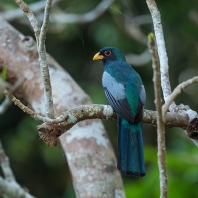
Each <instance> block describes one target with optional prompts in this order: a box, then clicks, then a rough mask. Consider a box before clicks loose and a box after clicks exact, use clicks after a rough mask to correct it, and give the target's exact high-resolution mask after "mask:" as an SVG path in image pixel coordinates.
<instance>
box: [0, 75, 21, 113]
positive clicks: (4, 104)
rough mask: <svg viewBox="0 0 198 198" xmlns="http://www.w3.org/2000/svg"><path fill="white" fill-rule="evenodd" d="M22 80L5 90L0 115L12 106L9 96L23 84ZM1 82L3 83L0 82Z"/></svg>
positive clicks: (0, 105)
mask: <svg viewBox="0 0 198 198" xmlns="http://www.w3.org/2000/svg"><path fill="white" fill-rule="evenodd" d="M23 80H24V79H19V80H18V81H17V82H16V83H15V84H14V85H13V86H12V85H9V88H8V89H9V91H7V90H5V91H4V94H5V96H6V97H5V99H4V100H3V102H2V103H1V104H0V115H2V114H3V113H5V111H6V110H7V109H8V108H9V107H10V105H11V104H12V100H11V95H12V94H13V93H14V92H15V91H16V90H17V89H18V88H19V87H20V85H21V83H22V82H23ZM2 82H3V81H2ZM0 83H1V78H0Z"/></svg>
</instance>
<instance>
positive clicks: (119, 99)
mask: <svg viewBox="0 0 198 198" xmlns="http://www.w3.org/2000/svg"><path fill="white" fill-rule="evenodd" d="M93 60H102V63H103V69H104V70H103V75H102V86H103V89H104V92H105V95H106V97H107V99H108V101H109V103H110V105H111V107H112V108H113V110H114V111H115V112H116V114H117V125H118V162H117V168H118V170H120V171H121V173H123V174H125V175H129V176H131V175H132V176H136V177H143V176H145V174H146V173H145V163H144V148H143V137H142V117H143V109H144V104H145V102H146V92H145V88H144V85H143V82H142V79H141V77H140V75H139V74H138V73H137V72H136V71H135V70H134V69H133V67H132V66H131V65H130V64H129V63H127V61H126V58H125V56H124V54H123V53H122V51H120V50H119V49H118V48H115V47H104V48H102V49H101V50H100V51H99V52H98V53H96V54H95V55H94V57H93Z"/></svg>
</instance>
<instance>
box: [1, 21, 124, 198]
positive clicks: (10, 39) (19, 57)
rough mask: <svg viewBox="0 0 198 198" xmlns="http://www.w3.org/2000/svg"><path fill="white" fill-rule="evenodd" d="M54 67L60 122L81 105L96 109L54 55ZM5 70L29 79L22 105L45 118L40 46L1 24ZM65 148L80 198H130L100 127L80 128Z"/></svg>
mask: <svg viewBox="0 0 198 198" xmlns="http://www.w3.org/2000/svg"><path fill="white" fill-rule="evenodd" d="M48 63H49V70H50V75H51V83H52V95H53V100H54V109H55V115H56V116H58V115H60V114H61V113H62V111H65V110H68V109H70V108H73V107H75V106H77V105H82V104H90V103H91V102H90V99H89V97H88V96H87V95H86V94H85V93H84V91H83V90H82V89H81V88H80V87H79V86H78V85H77V84H76V83H75V82H74V80H73V79H72V78H71V77H70V76H69V74H68V73H67V72H66V71H65V70H63V69H62V68H61V67H60V66H59V65H58V63H57V62H56V61H55V60H54V59H53V58H52V57H50V56H49V55H48ZM5 65H6V66H7V67H8V74H9V73H10V74H12V76H14V77H15V78H14V79H16V80H17V79H19V78H24V79H25V80H24V82H23V83H22V85H21V86H20V89H19V91H18V92H17V93H16V96H17V97H18V99H20V100H21V101H23V103H25V104H26V105H28V106H29V107H31V108H32V109H33V110H34V111H36V112H38V113H41V114H43V115H45V104H44V95H43V82H42V78H41V73H40V68H39V61H38V54H37V49H36V45H35V42H34V40H33V39H32V38H31V37H25V36H23V35H22V34H21V33H19V32H18V31H16V30H15V29H14V28H12V27H11V26H10V25H9V24H8V23H7V22H5V21H4V20H3V19H2V18H0V68H1V67H2V66H5ZM11 83H14V82H11ZM60 143H61V145H62V148H63V150H64V152H65V154H66V157H67V160H68V164H69V167H70V170H71V174H72V178H73V184H74V188H75V191H76V195H77V197H82V198H105V197H108V198H111V197H112V198H113V197H119V198H122V197H125V195H124V192H123V186H122V179H121V176H120V173H119V171H118V170H117V168H116V158H115V155H114V153H113V150H112V147H111V144H110V142H109V140H108V138H107V135H106V132H105V129H104V127H103V125H102V124H101V122H100V121H98V120H86V121H83V122H79V123H78V124H77V125H75V126H74V127H73V128H71V129H70V130H69V131H68V132H67V133H64V134H63V135H62V136H61V137H60Z"/></svg>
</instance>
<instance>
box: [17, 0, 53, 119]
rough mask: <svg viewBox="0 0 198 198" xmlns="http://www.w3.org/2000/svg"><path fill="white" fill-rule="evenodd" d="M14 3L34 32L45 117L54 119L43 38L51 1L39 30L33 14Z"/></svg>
mask: <svg viewBox="0 0 198 198" xmlns="http://www.w3.org/2000/svg"><path fill="white" fill-rule="evenodd" d="M15 2H16V3H17V4H18V5H19V6H20V8H21V9H22V10H23V12H24V13H25V14H26V16H27V17H28V19H29V21H30V23H31V26H32V28H33V30H34V33H35V37H36V41H37V45H38V54H39V61H40V69H41V74H42V77H43V83H44V95H45V108H46V109H45V112H46V115H47V117H50V118H54V108H53V99H52V89H51V82H50V75H49V69H48V64H47V58H46V49H45V38H46V31H47V27H48V23H49V11H50V7H51V3H52V0H47V2H46V6H45V13H44V20H43V25H42V27H41V29H40V27H39V25H38V22H37V20H36V17H35V16H34V14H33V12H32V11H31V10H30V8H29V7H28V6H27V4H26V3H24V2H23V0H15Z"/></svg>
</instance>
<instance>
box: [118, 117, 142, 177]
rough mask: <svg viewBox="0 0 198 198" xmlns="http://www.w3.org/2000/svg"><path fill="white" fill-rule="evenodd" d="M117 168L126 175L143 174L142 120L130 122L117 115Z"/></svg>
mask: <svg viewBox="0 0 198 198" xmlns="http://www.w3.org/2000/svg"><path fill="white" fill-rule="evenodd" d="M118 129H119V131H118V165H117V166H118V169H119V170H120V171H121V172H122V173H123V174H126V175H134V176H137V177H142V176H144V175H145V167H144V148H143V139H142V122H139V123H136V124H131V123H130V122H128V121H127V120H125V119H123V118H121V117H120V116H118Z"/></svg>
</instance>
